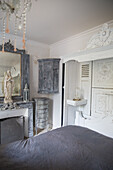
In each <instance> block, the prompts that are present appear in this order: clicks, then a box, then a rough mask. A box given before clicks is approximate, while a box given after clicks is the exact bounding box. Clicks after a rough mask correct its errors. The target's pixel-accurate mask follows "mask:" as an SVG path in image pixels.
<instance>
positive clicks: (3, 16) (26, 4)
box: [0, 0, 32, 52]
mask: <svg viewBox="0 0 113 170" xmlns="http://www.w3.org/2000/svg"><path fill="white" fill-rule="evenodd" d="M31 6H32V2H31V0H0V20H1V21H2V25H3V27H2V33H3V36H2V38H3V48H2V51H3V52H4V43H5V34H6V33H9V32H10V30H9V22H10V21H11V19H12V18H14V21H13V22H14V35H15V39H14V51H16V35H17V32H18V30H21V29H22V28H23V40H22V42H23V49H25V34H26V14H27V12H29V11H30V9H31Z"/></svg>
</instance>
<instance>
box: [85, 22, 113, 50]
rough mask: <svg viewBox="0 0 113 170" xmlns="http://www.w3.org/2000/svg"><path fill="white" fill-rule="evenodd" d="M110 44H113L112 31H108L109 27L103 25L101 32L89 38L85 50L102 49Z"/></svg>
mask: <svg viewBox="0 0 113 170" xmlns="http://www.w3.org/2000/svg"><path fill="white" fill-rule="evenodd" d="M110 44H113V29H110V28H109V25H108V24H107V23H105V24H104V25H103V26H102V28H101V30H100V31H99V32H98V33H97V34H95V35H93V36H92V37H91V39H90V40H89V42H88V45H87V48H88V49H90V48H96V47H102V46H106V45H110Z"/></svg>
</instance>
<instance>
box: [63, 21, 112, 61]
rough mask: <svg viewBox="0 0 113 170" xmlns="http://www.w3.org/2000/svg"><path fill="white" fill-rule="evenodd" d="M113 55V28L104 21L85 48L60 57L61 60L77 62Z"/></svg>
mask: <svg viewBox="0 0 113 170" xmlns="http://www.w3.org/2000/svg"><path fill="white" fill-rule="evenodd" d="M111 57H113V28H112V29H110V28H109V25H108V24H107V23H105V24H104V25H103V26H102V28H101V29H100V30H99V32H98V33H96V34H95V35H93V36H92V37H91V39H90V40H89V42H88V44H87V47H86V49H84V50H83V51H79V52H76V53H74V54H72V55H70V56H65V58H64V57H62V60H63V62H64V63H65V62H67V61H69V60H76V61H78V62H85V61H92V60H99V59H105V58H111Z"/></svg>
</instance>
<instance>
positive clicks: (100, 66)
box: [93, 59, 113, 88]
mask: <svg viewBox="0 0 113 170" xmlns="http://www.w3.org/2000/svg"><path fill="white" fill-rule="evenodd" d="M93 87H101V88H113V59H105V60H97V61H94V62H93Z"/></svg>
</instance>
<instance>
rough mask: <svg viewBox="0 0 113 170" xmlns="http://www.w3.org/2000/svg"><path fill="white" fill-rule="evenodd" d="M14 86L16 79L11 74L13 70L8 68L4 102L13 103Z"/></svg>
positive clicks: (5, 79)
mask: <svg viewBox="0 0 113 170" xmlns="http://www.w3.org/2000/svg"><path fill="white" fill-rule="evenodd" d="M13 87H14V81H13V78H12V76H11V71H10V70H8V71H7V72H6V75H5V78H4V95H5V97H4V103H12V102H13V100H12V92H13Z"/></svg>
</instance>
